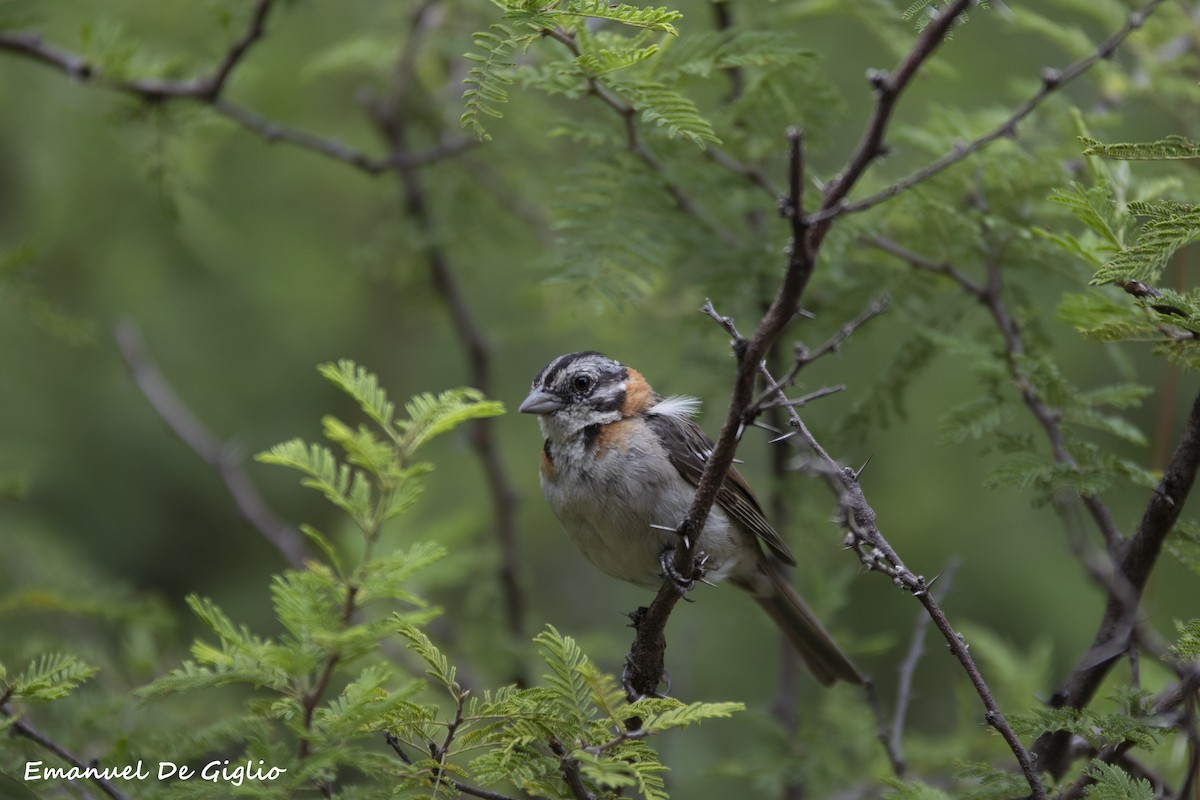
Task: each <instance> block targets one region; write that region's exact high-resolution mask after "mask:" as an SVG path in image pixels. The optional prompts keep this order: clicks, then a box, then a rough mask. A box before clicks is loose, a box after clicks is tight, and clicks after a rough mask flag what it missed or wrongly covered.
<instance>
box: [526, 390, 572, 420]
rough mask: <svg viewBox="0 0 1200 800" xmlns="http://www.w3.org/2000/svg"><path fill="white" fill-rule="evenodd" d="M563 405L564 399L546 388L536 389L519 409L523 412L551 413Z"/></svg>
mask: <svg viewBox="0 0 1200 800" xmlns="http://www.w3.org/2000/svg"><path fill="white" fill-rule="evenodd" d="M562 407H563V401H562V400H560V399H558V398H557V397H555V396H554V395H552V394H550V393H549V392H547V391H546V390H544V389H534V390H533V391H532V392H530V393H529V397H526V398H525V399H524V400H523V401H522V402H521V405H520V407H518V408H517V411H520V412H521V413H522V414H550V413H552V412H554V411H558V410H559V409H560V408H562Z"/></svg>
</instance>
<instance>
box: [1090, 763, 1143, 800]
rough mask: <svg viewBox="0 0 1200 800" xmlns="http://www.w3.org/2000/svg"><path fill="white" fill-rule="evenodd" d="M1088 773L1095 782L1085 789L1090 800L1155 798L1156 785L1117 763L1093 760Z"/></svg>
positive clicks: (1140, 799)
mask: <svg viewBox="0 0 1200 800" xmlns="http://www.w3.org/2000/svg"><path fill="white" fill-rule="evenodd" d="M1087 774H1088V775H1089V776H1090V777H1092V778H1094V779H1095V781H1096V782H1095V783H1094V784H1092V785H1091V786H1089V787H1087V789H1085V790H1084V796H1085V797H1088V798H1090V800H1153V798H1154V787H1152V786H1151V785H1150V781H1148V780H1146V779H1145V778H1134V777H1132V776H1130V774H1129V773H1128V772H1126V771H1125V770H1123V769H1121V768H1120V767H1118V766H1116V765H1115V764H1105V763H1104V762H1103V761H1098V760H1097V761H1093V762H1092V763H1091V766H1089V767H1088V769H1087Z"/></svg>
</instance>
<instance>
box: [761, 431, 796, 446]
mask: <svg viewBox="0 0 1200 800" xmlns="http://www.w3.org/2000/svg"><path fill="white" fill-rule="evenodd" d="M797 433H799V431H788V432H787V433H785V434H784V435H783V436H777V437H775V438H774V439H772V440H771V441H769V442H767V444H775V443H776V442H782V441H785V440H787V439H790V438H792V437H793V436H795V435H796V434H797Z"/></svg>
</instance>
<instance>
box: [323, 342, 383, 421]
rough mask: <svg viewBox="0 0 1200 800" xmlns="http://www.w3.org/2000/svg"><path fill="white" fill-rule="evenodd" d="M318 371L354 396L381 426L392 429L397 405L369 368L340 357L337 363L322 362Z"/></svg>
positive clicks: (368, 414)
mask: <svg viewBox="0 0 1200 800" xmlns="http://www.w3.org/2000/svg"><path fill="white" fill-rule="evenodd" d="M317 371H318V372H320V373H321V375H323V376H325V378H326V379H327V380H328V381H329V382H330V383H332V384H333V385H334V386H336V387H338V388H339V389H341V390H342V391H343V392H345V393H346V394H348V395H350V396H351V397H353V398H354V399H355V400H356V401H358V404H359V405H360V406H361V407H362V410H363V411H364V412H366V414H367V416H369V417H370V418H371V419H373V420H375V422H376V423H378V425H379V427H381V428H383V429H384V430H390V429H391V425H392V415H393V414H394V413H395V411H396V407H395V405H393V404H392V402H391V401H390V400H388V398H387V392H385V391H384V390H383V389H382V388H381V387H380V386H379V379H378V378H376V377H375V375H373V374H372V373H370V372H367V370H365V369H363V368H362V367H360V366H358V365H357V364H355V363H354V362H353V361H351V360H350V359H348V358H343V359H339V360H338V362H337V363H336V364H322V365H321V366H319V367H317Z"/></svg>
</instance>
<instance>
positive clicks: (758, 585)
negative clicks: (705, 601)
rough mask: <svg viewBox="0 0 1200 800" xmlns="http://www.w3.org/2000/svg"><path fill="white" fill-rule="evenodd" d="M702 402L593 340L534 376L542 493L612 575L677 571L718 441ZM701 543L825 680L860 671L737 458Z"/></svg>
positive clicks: (648, 583) (723, 574) (717, 572)
mask: <svg viewBox="0 0 1200 800" xmlns="http://www.w3.org/2000/svg"><path fill="white" fill-rule="evenodd" d="M699 404H700V401H699V400H698V399H697V398H695V397H690V396H671V397H664V396H663V395H661V394H659V393H658V392H656V391H655V390H654V389H652V388H651V387H650V384H649V383H647V381H646V379H645V378H644V377H643V376H642V374H641V373H640V372H638V371H637V370H636V369H633V368H632V367H628V366H625V365H624V364H621V363H620V362H618V361H616V360H614V359H612V358H609V357H608V356H605V355H604V354H602V353H599V352H596V351H594V350H587V351H580V352H576V353H567V354H565V355H561V356H558V357H557V358H555V359H553V360H552V361H550V362H549V363H548V364H546V366H544V367H543V368H542V369H541V371H540V372H538V373H537V376H536V377H535V378H534V379H533V384H532V386H531V388H530V392H529V396H528V397H526V398H525V400H524V401H523V402H522V403H521V405H520V406H519V408H518V410H519V411H520V412H522V413H526V414H536V415H537V417H538V425H539V427H540V429H541V433H542V436H543V439H544V442H543V444H542V454H541V464H540V473H541V486H542V491H543V494H544V495H545V497H546V501H547V503H548V504H549V506H550V509H551V510H552V511H553V512H554V515H555V516H556V517H557V518H558V520H559V522H560V523H561V524H562V526H563V528H564V529H565V530H566V533H567V536H568V538H569V539H571V541H572V542H573V543H574V544H575V545H576V546H577V547H578V548H579V549H580V550H581V551H582V553H583V555H584V556H585V557H586V558H587V559H588V560H589V561H591V562H592V564H594V565H595V566H596V567H598V568H599V569H600V570H602V571H603V572H605V573H607V574H608V575H610V576H612V577H614V578H618V579H620V580H624V581H628V582H630V583H633V584H636V585H638V586H642V587H645V588H649V589H655V588H657V587H659V586H661V584H662V582H663V579H664V577H665V575H664V573H667V574H666V577H669V576H670V570H671V569H672V567H671V562H672V556H673V552H674V551H673V548H674V546H675V543H676V542H677V541H678V534H677V533H676V529H677V527H678V525H679V523H680V522H681V521H682V520H683V518H684V516H685V515H686V514H687V511H688V508H689V506H690V505H691V503H692V499H693V497H694V496H695V492H696V486H697V484H698V483H699V481H700V476H701V474H702V473H703V472H704V467H705V464H706V463H707V461H708V458H709V456H710V455H711V453H712V449H713V442H712V440H711V439H709V438H708V436H707V435H706V434H705V433H704V431H703V430H702V429H701V428H700V426H699V425H698V424H697V423H696V422H695V421H694V419H693V417H694V415H695V414H696V412H697V411H698V410H699ZM696 547H697V551H696V552H697V554H698V555H700V554H701V553H702V554H703V555H701V556H700V558H702V559H704V568H703V569H704V579H705V581H711V582H715V581H721V580H727V581H728V582H729V583H730V584H732V585H733V586H736V587H737V588H739V589H741V590H743V591H745V592H746V593H748V594H749V595H750V596H751V597H752V598H753V599H754V600H755V602H757V603H758V605H759V606H761V607H762V609H763V610H764V611H766V613H767V615H768V616H769V617H770V618H771V619H772V620H773V621H774V623H775V624H776V625H777V626H778V627H779V628H780V630H781V631H782V632H783V633H784V635H785V636H786V637H787V639H788V641H789V642H790V643H791V644H792V646H793V647H794V648H795V650H796V652H797V653H798V654H799V655H800V657H801V659H802V660H803V661H804V663H805V665H806V666H807V667H808V669H809V671H810V672H811V673H812V675H813V677H814V678H816V680H817V681H818V682H819V683H821V684H822V685H825V686H829V685H831V684H833V683H835V682H837V681H839V680H840V681H845V682H846V683H850V684H863V683H864V682H865V680H866V679H865V677H864V675H863V673H861V672H860V671H859V669H858V667H856V666H855V665H854V662H853V661H851V660H850V658H849V657H848V656H847V655H846V654H845V653H844V652H843V651H842V649H841V648H840V647H839V646H838V645H837V642H835V641H834V639H833V637H832V636H831V635H830V634H829V632H828V631H827V630H826V629H825V627H824V626H823V625H822V624H821V622H820V620H818V619H817V617H816V615H815V614H813V612H812V610H811V609H809V607H808V605H807V604H806V603H805V602H804V600H803V598H801V597H800V595H799V594H798V593H797V592H796V590H795V589H794V588H793V587H792V585H791V582H790V581H789V580H788V578H787V576H786V575H785V574H784V573H783V572H782V571H781V569H780V568H779V567H777V566H776V565H775V564H774V563H773V561H772V559H770V558H768V556H767V553H766V551H770V553H771V555H772V556H774V559H775V560H777V561H779V562H782V563H783V564H787V565H791V566H794V565H795V564H796V559H795V557H794V556H793V555H792V553H791V551H789V550H788V547H787V545H786V544H785V543H784V541H783V539H782V538H780V536H779V534H778V533H777V532H776V531H775V529H774V528H773V527H771V523H770V522H768V521H767V517H766V513H765V512H764V511H763V507H762V504H761V503H760V502H759V500H758V498H757V497H755V495H754V492H753V491H752V490H751V488H750V485H749V484H748V483H747V482H746V480H745V478H743V477H742V476H741V474H739V473H738V471H737V470H736V469H732V468H731V469H730V470H729V473H728V474H727V476H726V477H725V481H724V484H723V485H722V487H721V488H720V490H719V491H718V492H717V497H716V502H715V503H714V505H713V508H712V511H711V512H710V514H709V517H708V520H707V522H706V523H705V526H704V530H703V531H702V532H701V533H700V535H699V537H698V540H697V545H696ZM764 547H765V550H764Z"/></svg>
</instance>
